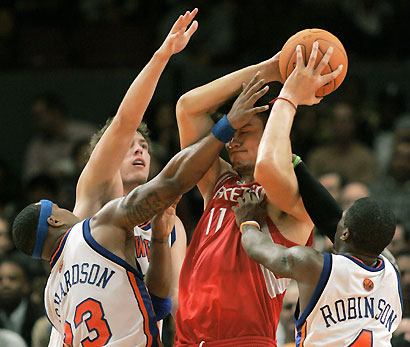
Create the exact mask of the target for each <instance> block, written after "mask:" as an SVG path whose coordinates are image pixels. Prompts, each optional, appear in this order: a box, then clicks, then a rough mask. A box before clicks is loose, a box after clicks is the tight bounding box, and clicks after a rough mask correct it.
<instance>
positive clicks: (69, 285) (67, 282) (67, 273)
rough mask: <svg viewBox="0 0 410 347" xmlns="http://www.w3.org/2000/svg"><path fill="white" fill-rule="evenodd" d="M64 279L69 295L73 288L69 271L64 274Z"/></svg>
mask: <svg viewBox="0 0 410 347" xmlns="http://www.w3.org/2000/svg"><path fill="white" fill-rule="evenodd" d="M64 279H65V287H66V288H67V293H68V292H69V290H70V287H71V283H70V272H69V270H67V271H66V272H64Z"/></svg>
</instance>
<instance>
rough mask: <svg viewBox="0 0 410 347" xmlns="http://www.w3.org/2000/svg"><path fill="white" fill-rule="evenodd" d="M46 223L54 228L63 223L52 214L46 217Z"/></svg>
mask: <svg viewBox="0 0 410 347" xmlns="http://www.w3.org/2000/svg"><path fill="white" fill-rule="evenodd" d="M47 223H48V224H49V225H50V226H52V227H54V228H58V227H61V226H62V225H64V222H63V221H62V220H61V219H60V218H58V217H55V216H53V215H51V216H50V217H48V218H47Z"/></svg>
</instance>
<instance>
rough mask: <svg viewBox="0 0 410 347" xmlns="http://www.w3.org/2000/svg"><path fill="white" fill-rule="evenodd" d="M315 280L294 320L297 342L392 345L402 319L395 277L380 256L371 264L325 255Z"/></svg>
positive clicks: (353, 346) (369, 346)
mask: <svg viewBox="0 0 410 347" xmlns="http://www.w3.org/2000/svg"><path fill="white" fill-rule="evenodd" d="M324 256H325V259H324V266H323V270H322V274H321V277H320V280H319V283H318V285H317V287H316V289H315V292H314V294H313V296H312V298H311V299H310V301H309V303H308V305H307V306H306V309H305V310H304V311H303V312H302V314H301V315H300V317H299V318H297V317H298V315H299V303H298V305H297V307H296V311H295V320H296V329H297V337H296V346H315V347H316V346H317V347H319V346H326V347H331V346H338V347H340V346H350V347H356V346H357V347H378V346H380V347H385V346H391V344H390V339H391V336H392V333H393V331H394V330H396V328H397V326H398V325H399V323H400V321H401V317H402V298H401V290H400V280H399V275H398V273H397V271H396V269H395V268H394V266H393V265H392V264H391V263H390V262H389V261H388V260H387V258H385V257H384V256H382V255H380V256H379V264H378V266H377V267H376V268H373V267H370V266H367V265H365V264H364V263H363V262H361V261H360V260H358V259H357V258H355V257H352V256H349V255H335V254H328V253H324Z"/></svg>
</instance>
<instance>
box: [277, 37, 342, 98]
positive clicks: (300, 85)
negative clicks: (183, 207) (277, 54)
mask: <svg viewBox="0 0 410 347" xmlns="http://www.w3.org/2000/svg"><path fill="white" fill-rule="evenodd" d="M318 49H319V43H318V42H315V43H314V44H313V47H312V53H311V54H310V57H309V61H308V64H307V65H306V66H305V64H304V62H303V57H302V51H301V47H300V46H297V48H296V56H297V58H296V67H295V69H294V70H293V72H292V73H291V74H290V76H289V77H288V79H287V80H286V82H285V84H284V86H283V88H282V90H281V92H280V95H279V96H280V97H284V98H287V99H289V100H291V101H292V102H293V103H294V104H295V105H313V104H317V103H319V102H320V101H321V100H322V98H320V97H319V98H318V97H316V96H315V93H316V91H317V90H318V88H320V87H321V86H323V85H325V84H327V83H329V82H330V81H333V80H334V79H335V78H336V77H337V76H339V74H340V73H341V72H342V68H343V66H342V65H340V66H339V67H338V68H337V69H336V70H335V71H333V72H331V73H329V74H326V75H321V73H322V71H323V69H324V68H325V66H326V65H327V63H328V62H329V59H330V57H331V55H332V52H333V48H332V47H329V48H328V50H327V51H326V54H325V55H324V56H323V58H322V59H321V61H320V62H319V64H318V65H317V67H316V68H315V66H314V65H315V62H316V58H317V53H318Z"/></svg>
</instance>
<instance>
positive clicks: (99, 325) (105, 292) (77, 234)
mask: <svg viewBox="0 0 410 347" xmlns="http://www.w3.org/2000/svg"><path fill="white" fill-rule="evenodd" d="M44 301H45V306H46V313H47V316H48V318H49V320H50V322H51V323H52V325H53V326H54V328H55V329H56V330H57V331H58V333H59V335H60V336H63V340H64V343H65V345H66V346H80V345H81V346H124V347H125V346H127V347H128V346H161V342H160V340H159V332H158V327H157V321H156V317H155V313H154V311H153V308H152V304H151V299H150V297H149V294H148V291H147V289H146V287H145V284H144V282H143V280H142V275H141V273H140V272H138V271H137V270H136V269H135V268H133V267H132V266H131V265H130V264H128V263H127V262H126V261H124V260H123V259H121V258H119V257H118V256H116V255H114V254H113V253H111V252H110V251H108V250H107V249H105V248H103V247H102V246H100V245H99V244H98V243H97V242H96V241H95V240H94V238H93V237H92V235H91V233H90V226H89V219H86V220H85V221H82V222H80V223H77V224H76V225H74V226H73V227H72V228H71V229H70V230H69V231H68V232H67V233H66V235H64V237H63V239H62V241H61V243H60V245H59V247H58V249H57V251H56V252H55V253H54V255H53V257H52V258H51V273H50V276H49V278H48V281H47V285H46V289H45V293H44Z"/></svg>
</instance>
